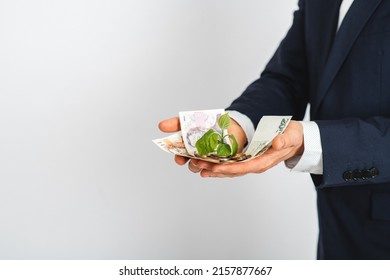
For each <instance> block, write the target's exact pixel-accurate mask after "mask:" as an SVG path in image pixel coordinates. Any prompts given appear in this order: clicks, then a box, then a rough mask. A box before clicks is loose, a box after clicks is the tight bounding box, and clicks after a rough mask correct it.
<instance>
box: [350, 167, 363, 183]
mask: <svg viewBox="0 0 390 280" xmlns="http://www.w3.org/2000/svg"><path fill="white" fill-rule="evenodd" d="M352 178H353V180H354V181H357V180H359V179H362V172H361V171H360V170H359V169H355V170H354V171H353V172H352Z"/></svg>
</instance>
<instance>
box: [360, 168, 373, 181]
mask: <svg viewBox="0 0 390 280" xmlns="http://www.w3.org/2000/svg"><path fill="white" fill-rule="evenodd" d="M370 178H371V171H370V170H367V169H363V170H362V179H363V180H367V179H370Z"/></svg>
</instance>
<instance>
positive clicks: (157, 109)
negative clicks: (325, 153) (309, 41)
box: [0, 0, 318, 259]
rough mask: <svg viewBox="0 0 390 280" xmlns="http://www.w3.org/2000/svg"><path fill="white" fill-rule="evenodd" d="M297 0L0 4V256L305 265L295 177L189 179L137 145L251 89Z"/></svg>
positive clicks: (306, 180) (301, 203) (303, 197)
mask: <svg viewBox="0 0 390 280" xmlns="http://www.w3.org/2000/svg"><path fill="white" fill-rule="evenodd" d="M296 3H297V0H276V1H266V0H240V1H238V0H235V1H233V0H228V1H227V0H127V1H125V0H94V1H92V0H67V1H58V0H57V1H50V0H46V1H44V0H35V1H29V0H7V1H6V0H0V258H1V259H314V258H315V256H316V242H317V234H318V229H317V218H316V207H315V191H314V186H313V184H312V183H311V180H310V177H309V175H308V174H297V173H291V172H290V171H288V170H287V169H286V168H285V167H284V166H283V165H279V166H277V167H276V168H274V169H273V170H271V171H269V172H267V173H265V174H261V175H249V176H246V177H243V178H238V179H222V180H221V179H202V178H200V177H199V176H198V175H196V174H192V173H190V172H189V171H188V170H187V167H179V166H176V165H175V163H174V162H173V159H172V157H171V156H170V155H168V154H166V153H163V152H162V151H161V150H159V148H158V147H156V146H154V144H153V143H152V141H151V139H154V138H159V137H162V136H164V135H163V133H161V132H159V131H158V128H157V124H158V122H159V121H160V120H162V119H164V118H168V117H171V116H175V115H177V114H178V112H179V111H183V110H195V109H214V108H223V107H226V106H227V105H229V104H230V102H231V101H232V100H233V99H234V98H236V97H237V96H238V95H239V94H241V92H242V91H243V90H244V89H245V87H246V86H247V85H248V84H249V83H250V82H252V81H253V80H254V79H256V78H257V77H258V76H259V74H260V72H261V70H262V69H263V67H264V65H265V63H267V61H268V60H269V58H270V56H271V55H272V53H273V52H274V51H275V49H276V47H277V45H278V44H279V42H280V40H281V39H282V38H283V36H284V35H285V34H286V32H287V30H288V28H289V26H290V24H291V22H292V12H293V10H294V9H296Z"/></svg>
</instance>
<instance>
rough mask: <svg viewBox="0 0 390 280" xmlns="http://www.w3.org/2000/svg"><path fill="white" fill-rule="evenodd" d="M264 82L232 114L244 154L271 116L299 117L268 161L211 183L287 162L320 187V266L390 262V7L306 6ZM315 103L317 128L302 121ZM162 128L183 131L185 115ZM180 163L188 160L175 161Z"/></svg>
mask: <svg viewBox="0 0 390 280" xmlns="http://www.w3.org/2000/svg"><path fill="white" fill-rule="evenodd" d="M298 6H299V8H298V10H297V11H296V12H295V13H294V21H293V24H292V27H291V28H290V30H289V31H288V33H287V35H286V37H285V38H284V40H283V41H282V42H281V44H280V46H279V47H278V49H277V50H276V53H275V54H274V56H273V57H272V59H271V60H270V62H269V63H268V65H267V66H266V68H265V70H264V71H263V73H262V75H261V77H260V78H259V79H258V80H256V81H255V82H253V83H252V84H251V85H250V86H249V87H248V88H247V89H246V90H245V92H244V93H243V94H242V95H241V96H240V97H238V98H237V99H236V100H235V101H233V103H232V104H231V105H230V106H229V107H228V108H227V110H229V111H230V112H231V113H230V114H231V117H232V118H233V119H234V120H235V121H234V125H233V127H232V129H231V132H232V133H234V134H235V135H236V138H237V139H238V142H239V144H240V148H241V149H242V148H243V147H244V146H245V144H246V143H247V141H248V139H251V136H252V135H253V131H254V129H255V126H256V124H257V123H258V121H259V120H260V118H261V117H262V116H264V115H293V118H294V121H292V122H291V123H290V125H289V126H288V128H287V130H286V131H285V133H284V134H282V135H280V136H278V137H276V138H275V139H274V141H273V145H272V148H271V149H269V150H268V151H267V152H266V153H265V154H264V155H262V156H260V157H258V158H256V159H254V160H252V161H249V162H245V163H238V164H230V165H218V164H211V163H207V162H204V161H200V160H191V161H190V162H189V169H190V170H191V171H192V172H200V174H201V176H203V177H235V176H242V175H245V174H247V173H261V172H264V171H266V170H268V169H269V168H272V167H273V166H275V165H276V164H278V163H280V162H282V161H284V162H285V163H286V165H287V166H288V167H289V168H292V169H293V170H297V171H303V172H309V173H310V174H311V176H312V179H313V182H314V184H315V186H316V190H317V204H318V217H319V228H320V233H319V240H318V258H319V259H390V0H343V1H341V0H300V1H299V4H298ZM307 104H310V105H311V107H310V119H311V121H309V122H302V121H300V120H302V118H303V116H304V113H305V108H306V106H307ZM160 129H161V130H162V131H165V132H173V131H176V130H179V129H180V124H179V121H178V119H177V118H173V119H169V120H165V121H162V122H161V123H160ZM175 160H176V162H177V163H178V164H185V163H186V161H187V160H186V159H185V158H181V157H175Z"/></svg>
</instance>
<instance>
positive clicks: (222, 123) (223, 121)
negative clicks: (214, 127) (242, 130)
mask: <svg viewBox="0 0 390 280" xmlns="http://www.w3.org/2000/svg"><path fill="white" fill-rule="evenodd" d="M218 126H219V127H220V128H221V129H222V130H224V129H228V128H229V126H230V117H229V113H225V114H223V115H222V116H220V117H219V119H218Z"/></svg>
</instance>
